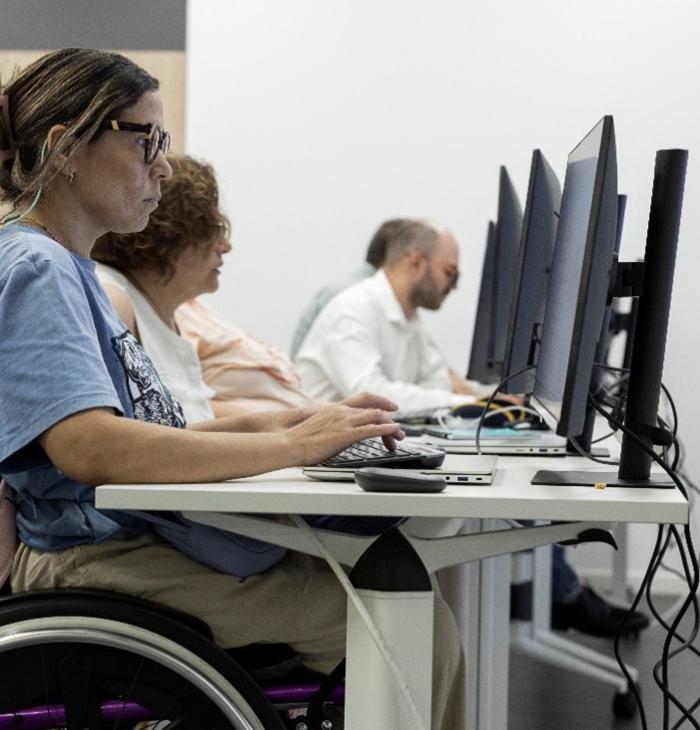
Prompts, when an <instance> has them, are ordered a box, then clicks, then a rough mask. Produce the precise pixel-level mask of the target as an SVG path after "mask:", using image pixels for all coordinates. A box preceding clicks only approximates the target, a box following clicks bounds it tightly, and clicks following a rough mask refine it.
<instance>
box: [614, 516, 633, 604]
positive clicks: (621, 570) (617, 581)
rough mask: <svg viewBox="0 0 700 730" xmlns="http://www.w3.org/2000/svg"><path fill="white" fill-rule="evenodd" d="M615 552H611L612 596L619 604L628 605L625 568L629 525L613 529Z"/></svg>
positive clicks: (621, 525) (627, 559)
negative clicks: (615, 543) (615, 544)
mask: <svg viewBox="0 0 700 730" xmlns="http://www.w3.org/2000/svg"><path fill="white" fill-rule="evenodd" d="M615 538H616V541H617V550H615V552H613V583H612V596H613V598H614V599H615V600H617V601H619V602H620V603H624V604H627V603H629V595H628V590H627V568H628V562H629V550H628V548H629V525H628V524H627V523H624V522H623V523H620V524H619V525H618V526H617V527H616V528H615Z"/></svg>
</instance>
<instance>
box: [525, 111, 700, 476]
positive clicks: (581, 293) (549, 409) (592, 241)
mask: <svg viewBox="0 0 700 730" xmlns="http://www.w3.org/2000/svg"><path fill="white" fill-rule="evenodd" d="M686 163H687V151H685V150H662V151H660V152H657V157H656V167H655V173H654V187H653V192H652V203H651V211H650V215H649V229H648V233H647V245H646V252H645V258H644V263H643V264H641V265H640V264H639V263H636V264H616V263H615V261H614V256H613V253H614V248H615V235H616V230H617V225H616V220H617V191H616V187H617V169H616V159H615V136H614V130H613V120H612V117H604V118H603V119H602V120H601V121H600V122H599V123H598V124H597V125H596V126H595V127H594V128H593V130H591V132H590V133H589V134H588V135H587V136H586V137H585V138H584V139H583V140H582V142H581V143H579V145H577V146H576V148H575V149H574V150H573V151H572V152H571V154H570V155H569V161H568V164H567V171H566V178H565V181H564V194H563V198H562V207H561V218H560V222H559V229H558V232H557V241H556V245H555V254H554V260H553V263H552V276H551V278H550V286H549V292H548V297H547V309H546V312H545V320H544V325H543V334H542V347H541V349H540V357H539V362H538V367H537V374H536V378H535V392H534V398H533V403H535V404H536V405H537V406H538V407H539V408H541V409H542V411H543V414H544V415H546V417H548V418H550V419H554V420H555V426H556V430H557V433H559V434H560V435H562V436H566V437H568V438H576V437H577V436H578V435H579V434H580V433H581V430H582V429H583V426H584V420H585V412H586V404H587V403H588V399H589V389H590V384H591V374H592V371H593V367H594V355H595V350H596V344H597V342H598V338H599V335H600V332H601V324H602V322H603V316H604V312H605V308H606V305H607V304H608V303H609V300H610V297H611V296H639V319H638V326H637V328H636V331H635V335H634V345H633V351H632V359H631V366H630V384H629V392H628V402H627V408H626V413H625V425H626V427H627V431H629V432H631V433H634V434H635V435H634V437H631V436H629V434H628V433H627V431H626V432H625V436H624V437H623V444H622V453H621V457H620V468H619V470H618V472H615V473H612V472H603V473H601V472H596V471H594V472H590V471H588V472H566V471H561V472H549V473H546V472H538V474H537V475H536V477H535V479H533V483H534V484H591V483H593V482H594V481H595V482H598V481H600V482H604V483H606V484H608V485H611V486H613V485H615V486H635V487H639V486H671V485H672V482H670V480H667V479H665V478H656V477H654V476H651V477H650V467H651V455H650V454H649V453H648V452H647V450H646V449H650V448H651V445H652V443H661V442H663V441H664V439H665V440H666V441H668V438H669V434H667V433H665V432H663V430H662V429H659V428H658V426H657V409H658V402H659V393H660V387H661V373H662V370H663V358H664V349H665V341H666V330H667V325H668V311H669V306H670V299H671V289H672V282H673V271H674V267H675V251H676V244H677V239H678V229H679V226H680V213H681V207H682V199H683V187H684V181H685V168H686ZM640 440H641V442H642V443H643V444H644V445H645V447H646V448H642V447H640V445H639V441H640Z"/></svg>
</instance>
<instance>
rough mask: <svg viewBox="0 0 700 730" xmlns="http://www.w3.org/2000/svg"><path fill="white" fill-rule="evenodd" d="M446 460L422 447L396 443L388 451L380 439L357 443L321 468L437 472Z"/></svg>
mask: <svg viewBox="0 0 700 730" xmlns="http://www.w3.org/2000/svg"><path fill="white" fill-rule="evenodd" d="M444 460H445V452H444V451H443V450H442V449H436V448H435V447H434V446H425V445H424V444H416V443H412V444H403V443H398V444H397V445H396V450H395V451H389V449H387V447H386V446H384V442H383V441H382V439H381V438H372V439H366V440H365V441H357V442H355V443H354V444H352V445H351V446H348V448H347V449H345V450H344V451H341V452H340V453H339V454H338V455H337V456H334V457H333V458H332V459H328V460H327V461H324V462H323V463H322V464H321V466H326V467H339V468H343V469H361V468H362V467H363V466H385V467H392V466H395V467H398V468H400V469H437V468H438V467H439V466H440V465H441V464H442V462H443V461H444Z"/></svg>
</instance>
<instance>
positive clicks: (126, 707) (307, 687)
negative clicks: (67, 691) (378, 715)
mask: <svg viewBox="0 0 700 730" xmlns="http://www.w3.org/2000/svg"><path fill="white" fill-rule="evenodd" d="M319 688H320V685H319V684H318V682H305V683H299V684H293V685H280V686H278V687H266V688H265V689H264V690H263V692H264V694H265V696H266V697H267V699H268V700H270V702H272V703H273V704H296V703H303V702H308V701H309V700H311V698H312V697H313V696H314V695H315V694H316V692H318V690H319ZM330 699H331V700H332V701H333V702H337V703H338V704H343V703H344V702H345V685H343V684H340V685H338V686H337V687H336V688H335V689H334V690H333V692H332V693H331V697H330ZM100 713H101V715H102V719H103V720H105V721H106V722H118V721H120V720H123V721H125V722H140V721H143V720H155V719H157V716H156V715H155V714H154V713H152V712H151V711H150V710H149V709H148V708H146V707H143V705H139V704H138V703H136V702H123V701H122V700H108V701H107V702H103V703H102V704H101V705H100ZM65 721H66V711H65V708H64V706H63V705H43V706H40V707H31V708H28V709H26V710H18V711H17V712H7V713H0V730H17V728H22V730H46V729H47V728H51V727H55V726H56V725H63V724H64V723H65Z"/></svg>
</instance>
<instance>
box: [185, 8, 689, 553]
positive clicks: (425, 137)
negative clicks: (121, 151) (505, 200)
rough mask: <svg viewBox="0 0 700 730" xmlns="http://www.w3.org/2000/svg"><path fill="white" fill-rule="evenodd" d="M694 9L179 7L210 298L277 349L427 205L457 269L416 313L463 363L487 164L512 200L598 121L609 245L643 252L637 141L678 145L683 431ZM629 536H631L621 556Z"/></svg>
mask: <svg viewBox="0 0 700 730" xmlns="http://www.w3.org/2000/svg"><path fill="white" fill-rule="evenodd" d="M699 19H700V10H699V9H698V5H697V3H696V2H694V0H666V1H665V2H664V3H660V2H658V1H655V2H651V1H650V0H637V1H636V2H632V1H631V0H627V1H626V2H624V1H623V0H589V1H588V2H586V3H581V2H573V1H571V0H531V1H530V2H522V1H521V0H501V2H483V3H475V2H468V1H467V0H461V1H460V0H430V2H428V1H427V0H294V2H289V0H256V1H254V0H247V1H243V0H190V2H189V17H188V42H187V45H188V47H187V54H188V97H187V140H186V149H187V150H188V151H189V152H190V153H192V154H195V155H198V156H201V157H204V158H206V159H208V160H210V161H212V162H213V163H214V164H215V166H216V168H217V170H218V174H219V179H220V183H221V187H222V190H223V200H224V206H225V208H226V210H227V211H228V212H229V214H230V216H231V218H232V220H233V226H234V252H233V254H232V255H231V257H230V259H229V262H228V264H227V268H226V270H225V272H224V275H223V277H222V287H221V289H220V291H219V292H218V293H217V294H216V295H214V296H213V299H212V301H213V303H214V305H215V306H216V307H217V308H218V309H220V310H221V311H222V312H223V313H225V314H227V315H228V316H229V317H230V318H231V319H232V320H233V321H235V322H236V323H237V324H238V325H240V326H242V327H244V328H246V329H247V330H249V331H250V332H253V333H255V334H257V335H258V336H261V337H263V338H266V339H268V340H270V341H272V342H274V343H276V344H278V345H280V346H282V347H284V348H285V349H286V348H287V347H288V346H289V342H290V337H291V332H292V329H293V327H294V325H295V323H296V319H297V316H298V314H299V312H300V311H301V309H302V308H303V306H304V305H305V304H306V302H307V301H308V299H309V297H310V295H311V293H312V292H313V291H314V290H315V289H316V288H317V287H319V286H321V285H323V284H326V283H328V282H330V281H333V280H335V279H338V278H342V277H343V276H344V274H345V273H346V272H348V271H349V270H351V269H352V268H353V267H355V266H356V265H357V264H358V262H359V261H360V260H361V259H362V256H363V254H364V249H365V246H366V243H367V241H368V239H369V237H370V235H371V233H372V232H373V230H374V229H375V227H376V226H377V225H378V224H379V223H380V222H381V221H382V220H384V219H386V218H389V217H394V216H402V215H405V216H428V217H432V218H435V219H437V220H440V221H443V222H444V223H445V224H447V225H448V226H450V227H451V228H452V229H453V230H454V232H455V233H456V235H457V237H458V239H459V240H460V242H461V245H462V269H463V277H462V282H461V284H460V289H459V290H458V291H457V292H456V293H455V294H453V295H452V297H451V298H450V299H449V300H448V302H447V303H446V304H445V306H444V307H443V309H442V310H441V311H440V312H438V313H435V314H429V315H428V316H426V320H427V321H428V323H429V326H430V327H431V329H432V332H433V334H434V337H435V339H436V341H437V342H438V343H439V344H440V345H441V346H442V348H443V349H444V351H445V353H446V354H447V356H448V359H449V360H450V362H451V364H452V365H453V366H454V367H455V368H457V369H458V370H463V369H464V368H465V364H466V361H467V355H468V348H469V342H470V337H471V329H472V322H473V316H474V306H475V302H476V294H477V287H478V281H479V270H480V265H481V257H482V251H483V243H484V237H485V232H486V225H487V221H488V219H489V218H492V217H494V216H495V214H496V210H495V208H496V193H497V180H498V166H499V165H500V164H505V165H507V167H508V169H509V171H510V173H511V176H512V177H513V180H514V182H515V184H516V186H517V188H518V190H519V192H520V195H521V199H522V201H523V203H524V197H525V192H526V186H527V175H528V169H529V163H530V155H531V150H532V149H533V148H534V147H540V148H541V149H542V150H543V151H544V153H545V155H546V156H547V157H548V159H549V161H550V163H551V164H552V166H553V167H554V168H555V170H557V172H558V173H559V174H560V176H561V178H562V180H563V173H564V168H565V162H566V155H567V153H568V151H569V150H570V149H571V148H572V147H573V146H574V144H575V143H576V142H577V141H578V140H579V139H580V138H581V137H582V136H583V135H584V134H585V133H586V132H587V131H588V130H589V129H590V128H591V127H592V126H593V125H594V124H595V123H596V122H597V120H598V119H599V118H600V117H601V116H602V115H603V114H613V115H614V117H615V125H616V133H617V151H618V165H619V190H620V192H625V193H627V194H628V195H629V200H628V207H627V215H626V220H625V230H624V236H623V244H622V245H623V250H622V254H623V257H624V258H633V257H635V256H637V255H639V254H641V253H642V251H643V243H644V238H645V232H646V220H647V215H648V206H649V195H650V190H651V180H652V172H653V164H654V151H655V150H656V149H658V148H662V147H686V148H689V149H690V151H691V156H690V163H689V174H688V179H687V186H686V199H685V210H684V218H683V224H682V230H681V240H680V244H679V258H678V264H677V276H676V287H675V293H674V302H673V309H672V313H671V327H670V334H669V343H668V349H667V367H666V380H667V382H668V385H669V387H670V388H671V390H672V392H673V393H674V394H675V395H676V398H677V400H678V401H679V410H680V418H681V424H682V430H681V433H682V434H683V435H684V438H685V441H686V443H687V444H688V445H689V446H691V445H692V444H693V443H697V442H698V441H700V439H699V438H698V437H700V422H699V421H698V419H697V418H696V417H695V416H694V413H695V411H696V410H697V409H699V408H700V394H698V391H697V386H696V381H695V378H694V372H695V370H696V369H697V365H696V363H698V362H700V336H699V335H698V326H697V321H696V318H697V314H696V312H697V301H698V300H697V294H696V286H697V284H696V280H697V278H698V273H697V271H698V265H699V264H700V254H698V252H697V251H696V247H695V245H694V244H695V242H696V241H697V239H698V236H700V212H699V211H698V206H697V204H696V200H697V198H698V195H699V194H700V172H698V171H700V145H698V142H699V141H700V131H699V130H700V101H699V95H700V90H699V89H698V79H700V54H698V53H697V42H698V38H697V29H698V27H700V26H698V20H699ZM696 155H697V157H696ZM689 464H690V466H691V470H693V468H694V471H695V472H696V473H700V468H699V467H700V455H697V456H695V455H693V454H691V455H690V456H689ZM649 535H650V532H649V530H648V529H647V530H646V531H644V530H640V529H637V530H636V531H635V537H634V545H633V552H634V553H635V556H636V557H637V558H638V567H641V565H642V563H645V562H646V559H647V555H648V550H649V548H648V547H647V545H648V538H649ZM578 552H579V554H578V555H577V558H576V560H577V562H582V563H583V564H588V565H589V566H590V567H593V566H595V565H596V564H597V562H598V559H597V557H588V558H587V557H586V556H591V555H595V553H594V551H591V550H589V549H587V550H586V551H578Z"/></svg>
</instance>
